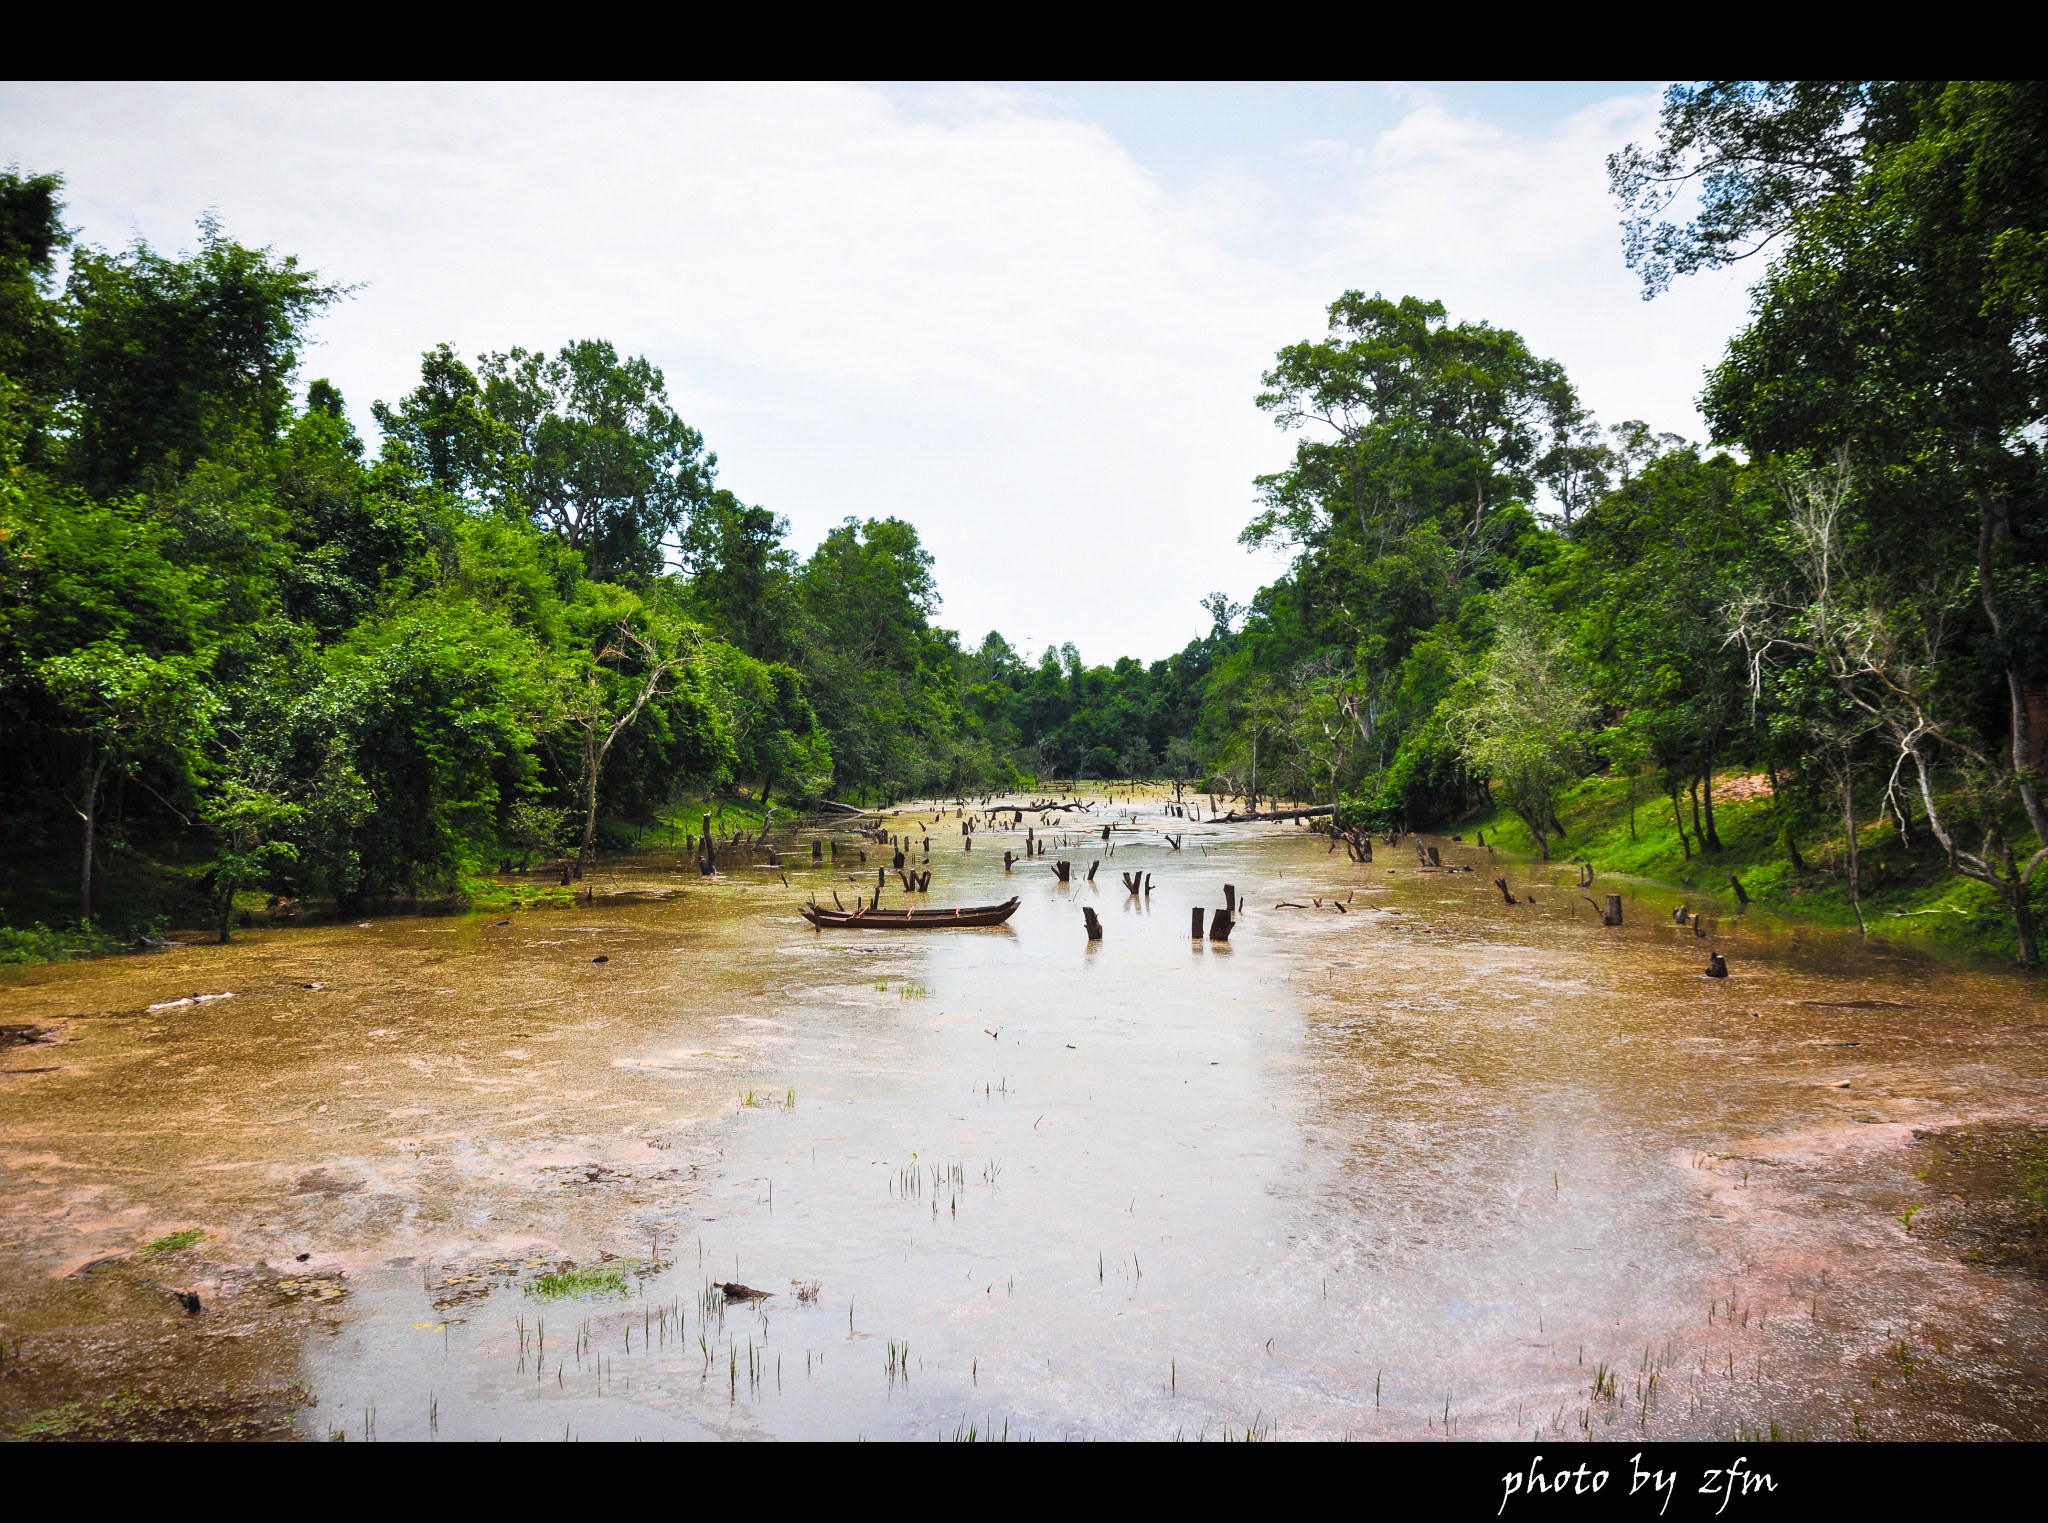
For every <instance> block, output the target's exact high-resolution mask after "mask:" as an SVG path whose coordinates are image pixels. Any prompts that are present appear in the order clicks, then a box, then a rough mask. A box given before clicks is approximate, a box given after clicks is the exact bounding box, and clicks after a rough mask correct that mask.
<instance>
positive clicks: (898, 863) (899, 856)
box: [890, 850, 904, 872]
mask: <svg viewBox="0 0 2048 1523" xmlns="http://www.w3.org/2000/svg"><path fill="white" fill-rule="evenodd" d="M903 862H904V857H903V853H902V852H901V851H900V850H899V851H898V852H897V853H896V856H895V859H894V861H893V862H892V863H891V864H890V865H891V866H893V867H894V868H895V869H896V870H897V871H898V872H901V871H903Z"/></svg>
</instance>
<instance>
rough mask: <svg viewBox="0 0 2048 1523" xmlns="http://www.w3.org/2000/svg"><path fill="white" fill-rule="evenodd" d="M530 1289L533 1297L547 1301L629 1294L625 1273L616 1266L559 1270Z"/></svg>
mask: <svg viewBox="0 0 2048 1523" xmlns="http://www.w3.org/2000/svg"><path fill="white" fill-rule="evenodd" d="M526 1289H527V1293H528V1294H529V1295H532V1296H535V1297H538V1298H539V1299H540V1300H543V1301H566V1300H588V1299H590V1298H593V1297H597V1296H623V1295H626V1294H627V1293H628V1291H627V1286H626V1272H625V1270H624V1269H622V1268H618V1267H616V1266H613V1265H606V1266H604V1267H602V1268H598V1269H558V1270H556V1271H555V1272H553V1273H552V1274H544V1275H540V1276H537V1277H536V1278H535V1279H533V1280H532V1281H531V1282H529V1283H528V1285H527V1287H526Z"/></svg>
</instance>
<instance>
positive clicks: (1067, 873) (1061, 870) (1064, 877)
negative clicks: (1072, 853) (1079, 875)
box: [1052, 857, 1074, 883]
mask: <svg viewBox="0 0 2048 1523" xmlns="http://www.w3.org/2000/svg"><path fill="white" fill-rule="evenodd" d="M1073 872H1074V864H1073V863H1071V862H1069V861H1068V860H1067V859H1066V858H1065V857H1062V858H1060V859H1059V861H1057V862H1055V863H1053V864H1052V875H1053V876H1054V877H1055V878H1057V879H1059V880H1060V882H1062V883H1071V882H1073Z"/></svg>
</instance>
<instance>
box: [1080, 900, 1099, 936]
mask: <svg viewBox="0 0 2048 1523" xmlns="http://www.w3.org/2000/svg"><path fill="white" fill-rule="evenodd" d="M1081 919H1082V921H1083V922H1085V923H1086V925H1087V927H1088V939H1089V940H1090V941H1100V940H1102V922H1101V921H1100V920H1098V919H1097V918H1096V915H1095V911H1094V909H1093V908H1091V907H1090V906H1088V905H1083V906H1082V907H1081Z"/></svg>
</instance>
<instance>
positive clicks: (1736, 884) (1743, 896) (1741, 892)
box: [1728, 873, 1749, 910]
mask: <svg viewBox="0 0 2048 1523" xmlns="http://www.w3.org/2000/svg"><path fill="white" fill-rule="evenodd" d="M1728 886H1729V887H1730V888H1732V889H1734V890H1735V902H1736V903H1737V904H1738V905H1740V906H1741V907H1742V908H1743V909H1745V910H1746V909H1748V908H1749V890H1748V889H1746V888H1744V887H1743V886H1742V880H1741V879H1740V878H1738V877H1736V876H1735V874H1733V873H1730V874H1729V875H1728Z"/></svg>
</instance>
